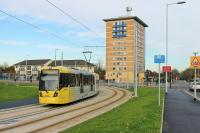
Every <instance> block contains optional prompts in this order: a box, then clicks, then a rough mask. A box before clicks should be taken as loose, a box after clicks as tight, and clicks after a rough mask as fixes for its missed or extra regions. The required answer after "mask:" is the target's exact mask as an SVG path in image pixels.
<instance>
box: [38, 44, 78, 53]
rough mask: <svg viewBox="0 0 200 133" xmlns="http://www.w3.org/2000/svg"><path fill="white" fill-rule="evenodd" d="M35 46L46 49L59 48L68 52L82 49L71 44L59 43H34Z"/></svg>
mask: <svg viewBox="0 0 200 133" xmlns="http://www.w3.org/2000/svg"><path fill="white" fill-rule="evenodd" d="M36 48H42V49H46V50H51V51H52V50H55V49H59V50H62V51H68V52H77V51H82V49H81V48H77V47H73V46H70V47H69V46H68V45H64V44H63V45H61V44H38V45H36Z"/></svg>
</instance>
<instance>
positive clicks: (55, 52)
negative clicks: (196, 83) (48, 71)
mask: <svg viewBox="0 0 200 133" xmlns="http://www.w3.org/2000/svg"><path fill="white" fill-rule="evenodd" d="M58 50H59V49H57V48H56V49H55V67H56V53H57V51H58Z"/></svg>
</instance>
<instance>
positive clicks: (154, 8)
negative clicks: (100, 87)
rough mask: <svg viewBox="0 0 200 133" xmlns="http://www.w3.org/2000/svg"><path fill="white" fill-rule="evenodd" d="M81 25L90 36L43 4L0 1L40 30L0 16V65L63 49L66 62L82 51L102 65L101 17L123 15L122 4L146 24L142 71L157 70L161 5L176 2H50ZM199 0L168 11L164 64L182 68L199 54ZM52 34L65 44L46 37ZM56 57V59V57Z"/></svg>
mask: <svg viewBox="0 0 200 133" xmlns="http://www.w3.org/2000/svg"><path fill="white" fill-rule="evenodd" d="M49 1H51V2H53V3H54V4H55V5H57V6H58V7H60V8H62V9H63V10H65V11H66V12H67V13H69V14H70V15H72V16H73V17H74V18H76V19H77V20H79V21H81V22H82V23H84V24H85V25H87V26H88V27H90V29H92V30H93V31H95V34H94V33H92V32H90V31H88V30H87V29H85V28H83V27H82V26H80V25H78V24H77V23H75V22H74V21H73V20H71V19H70V18H69V17H67V16H65V15H63V14H62V13H61V12H59V11H58V10H56V9H55V8H54V7H52V6H51V5H50V4H49V3H47V2H46V0H0V9H1V10H3V11H6V12H8V13H10V14H13V15H15V16H17V17H19V18H21V19H23V20H26V21H28V22H30V23H32V24H34V25H36V26H39V27H41V28H43V29H44V30H45V31H46V32H45V33H44V32H41V31H40V30H37V29H34V28H32V27H30V26H28V25H26V24H24V23H21V22H19V21H17V20H14V19H13V18H10V17H8V16H6V15H4V14H2V13H0V30H1V32H0V50H1V52H0V64H2V63H4V62H8V63H9V64H10V65H12V64H14V63H16V62H18V61H21V60H24V59H25V58H26V55H29V56H28V59H40V58H50V59H53V58H54V49H55V48H59V49H63V50H64V58H65V59H80V58H81V59H84V57H83V55H82V53H81V52H82V51H83V50H92V51H93V52H94V53H93V56H92V62H93V63H95V62H97V60H98V59H101V60H103V61H104V63H105V49H104V48H93V49H91V48H87V49H86V48H84V46H85V45H105V40H104V39H103V38H105V23H104V22H103V21H102V19H104V18H111V17H119V16H124V15H126V12H125V8H126V6H131V7H132V8H133V13H132V14H133V15H134V16H138V17H139V18H141V19H142V20H143V21H144V22H145V23H147V24H148V25H149V27H148V28H147V29H146V68H147V69H153V70H156V69H157V65H155V64H154V63H153V57H154V55H155V54H165V13H166V12H165V6H166V4H167V3H173V2H177V1H176V0H99V1H98V0H49ZM199 6H200V1H199V0H188V1H187V3H186V4H184V5H172V6H170V8H169V64H171V65H172V67H173V68H178V69H179V70H183V69H185V68H187V67H188V65H189V57H190V56H191V55H192V53H193V52H194V51H197V52H200V41H199V39H198V38H199V35H200V34H199V33H200V26H199V24H200V16H199V13H200V8H199ZM47 32H48V33H54V34H56V35H58V36H59V37H62V38H64V39H65V41H63V40H60V39H58V38H54V37H53V36H51V35H49V34H47ZM58 56H60V55H58Z"/></svg>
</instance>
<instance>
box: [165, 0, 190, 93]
mask: <svg viewBox="0 0 200 133" xmlns="http://www.w3.org/2000/svg"><path fill="white" fill-rule="evenodd" d="M185 3H186V2H185V1H180V2H176V3H170V4H166V66H168V8H169V6H171V5H175V4H185ZM167 92H168V90H167V72H166V73H165V93H166V94H167Z"/></svg>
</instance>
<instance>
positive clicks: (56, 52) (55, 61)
mask: <svg viewBox="0 0 200 133" xmlns="http://www.w3.org/2000/svg"><path fill="white" fill-rule="evenodd" d="M59 50H61V49H58V48H57V49H55V67H56V53H57V51H59ZM61 66H63V51H62V50H61Z"/></svg>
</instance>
